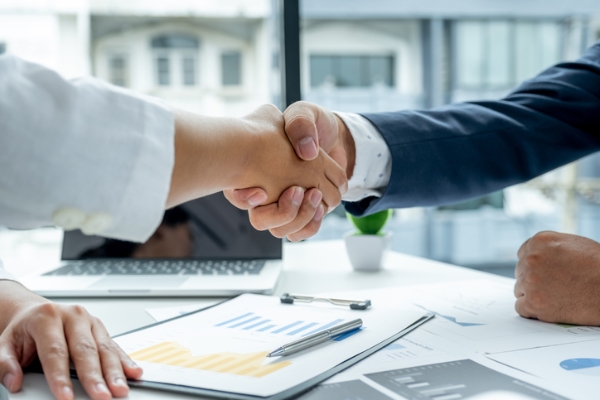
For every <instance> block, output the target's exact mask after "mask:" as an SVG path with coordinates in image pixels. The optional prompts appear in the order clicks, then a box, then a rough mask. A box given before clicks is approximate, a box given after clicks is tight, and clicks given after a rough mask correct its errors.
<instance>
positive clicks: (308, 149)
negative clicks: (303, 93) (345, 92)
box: [283, 101, 321, 160]
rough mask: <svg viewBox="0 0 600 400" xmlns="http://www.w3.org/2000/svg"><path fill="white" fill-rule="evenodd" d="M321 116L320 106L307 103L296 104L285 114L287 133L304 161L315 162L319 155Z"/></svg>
mask: <svg viewBox="0 0 600 400" xmlns="http://www.w3.org/2000/svg"><path fill="white" fill-rule="evenodd" d="M320 114H321V109H320V107H319V106H317V105H315V104H312V103H309V102H306V101H299V102H296V103H294V104H292V105H291V106H289V107H288V108H287V109H286V110H285V111H284V112H283V118H284V120H285V133H286V135H287V136H288V138H289V139H290V142H291V143H292V146H294V150H296V154H297V155H298V157H300V158H302V159H303V160H314V159H315V158H316V157H317V155H318V154H319V139H320V138H319V133H320V132H319V131H318V129H317V125H318V122H319V117H320Z"/></svg>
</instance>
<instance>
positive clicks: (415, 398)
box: [365, 360, 565, 400]
mask: <svg viewBox="0 0 600 400" xmlns="http://www.w3.org/2000/svg"><path fill="white" fill-rule="evenodd" d="M365 377H367V378H368V379H370V380H372V381H373V382H375V383H377V384H379V385H381V386H383V387H385V388H387V389H389V390H391V391H393V392H395V393H397V394H399V395H400V396H403V397H405V398H407V399H409V400H422V399H435V400H458V399H466V398H469V397H472V396H476V395H479V394H484V393H488V392H493V391H502V392H505V393H514V394H521V395H525V396H530V397H532V398H536V399H548V400H550V399H552V400H557V399H565V398H564V397H562V396H559V395H557V394H555V393H551V392H548V391H546V390H544V389H542V388H540V387H538V386H534V385H531V384H529V383H527V382H524V381H521V380H519V379H515V378H512V377H510V376H508V375H504V374H502V373H500V372H497V371H494V370H492V369H490V368H487V367H485V366H483V365H481V364H478V363H476V362H474V361H472V360H458V361H452V362H445V363H438V364H429V365H423V366H419V367H412V368H403V369H395V370H390V371H383V372H377V373H373V374H367V375H365Z"/></svg>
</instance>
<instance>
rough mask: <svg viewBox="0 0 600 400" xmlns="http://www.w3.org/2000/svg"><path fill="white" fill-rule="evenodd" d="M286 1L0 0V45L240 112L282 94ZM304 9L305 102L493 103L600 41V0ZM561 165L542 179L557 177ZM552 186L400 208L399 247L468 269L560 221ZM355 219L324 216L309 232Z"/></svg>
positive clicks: (327, 234) (211, 108)
mask: <svg viewBox="0 0 600 400" xmlns="http://www.w3.org/2000/svg"><path fill="white" fill-rule="evenodd" d="M279 7H280V2H279V1H277V0H219V1H215V0H202V1H199V0H170V1H142V0H128V1H117V0H19V1H18V2H16V1H11V0H0V53H2V52H5V51H8V52H12V53H14V54H17V55H19V56H21V57H24V58H26V59H29V60H31V61H35V62H39V63H41V64H44V65H47V66H49V67H51V68H54V69H56V70H58V71H59V72H60V73H61V74H63V75H64V76H66V77H69V78H72V77H77V76H81V75H94V76H96V77H98V78H100V79H103V80H106V81H108V82H111V83H113V84H116V85H119V86H123V87H127V88H131V89H133V90H136V91H139V92H142V93H146V94H149V95H153V96H158V97H160V98H163V99H165V100H166V101H167V102H169V103H170V104H172V105H174V106H176V107H181V108H184V109H188V110H190V111H195V112H200V113H204V114H210V115H231V116H241V115H243V114H245V113H247V112H249V111H251V110H252V109H254V108H255V107H256V106H258V105H260V104H263V103H275V104H277V105H280V101H281V96H280V92H281V73H280V59H279V53H280V52H279V50H280V45H281V43H280V35H279V31H280V9H279ZM301 17H302V21H301V48H300V55H301V58H300V59H301V81H302V93H303V97H304V98H305V99H306V100H309V101H313V102H316V103H318V104H321V105H323V106H325V107H328V108H331V109H334V110H338V111H351V112H378V111H392V110H399V109H411V108H428V107H435V106H440V105H443V104H447V103H450V102H456V101H466V100H477V99H495V98H499V97H501V96H503V95H505V94H507V93H508V92H509V91H510V90H511V89H513V88H514V87H515V86H517V85H518V84H519V82H521V81H523V80H525V79H527V78H529V77H531V76H534V75H535V74H537V73H538V72H540V71H541V70H542V69H544V68H546V67H548V66H550V65H552V64H554V63H556V62H558V61H561V60H570V59H575V58H576V57H577V56H578V55H579V54H580V53H581V52H582V51H583V49H585V47H587V46H588V45H590V44H591V43H593V41H595V40H597V39H598V38H600V2H598V1H597V0H595V1H593V0H572V1H569V2H565V1H563V0H521V1H519V2H514V1H499V0H455V1H453V2H448V1H445V0H422V1H420V2H411V1H405V0H402V1H399V0H370V1H364V0H304V1H301ZM598 165H600V162H598V161H597V158H594V157H592V158H590V159H588V160H586V161H585V162H584V163H582V164H581V168H580V170H579V171H580V172H578V174H579V175H577V174H576V176H584V175H585V176H586V177H589V176H592V177H598V176H600V167H598ZM565 175H567V176H568V175H569V174H568V173H567V174H565V173H563V172H559V173H557V174H555V175H554V177H553V178H550V179H555V180H557V182H558V181H560V182H563V183H564V182H565V181H564V179H563V176H565ZM571 175H572V174H571ZM407 190H410V188H407ZM547 192H548V191H546V192H545V193H546V195H544V193H543V191H541V190H537V189H531V188H529V189H528V188H526V187H516V188H512V189H509V190H506V191H504V193H497V194H494V195H492V196H487V197H486V198H482V199H476V200H473V201H471V202H467V203H463V204H460V205H453V206H447V207H442V208H439V209H414V210H403V211H400V212H397V213H396V216H395V218H394V219H393V221H392V223H391V226H390V228H391V229H393V230H394V231H395V239H394V248H395V249H396V250H400V251H405V252H408V253H412V254H416V255H421V256H426V257H431V258H436V259H440V260H445V261H450V262H454V263H458V264H463V265H472V266H479V267H485V266H486V265H488V266H492V267H493V266H494V265H497V264H500V265H504V264H509V263H511V262H513V261H514V259H515V253H516V249H517V248H518V245H519V244H520V243H521V242H522V241H524V240H525V239H527V238H528V237H529V236H531V235H532V234H534V233H535V232H536V231H538V230H542V229H558V230H560V229H561V227H562V225H561V223H562V222H561V221H563V220H564V214H565V212H566V211H565V210H566V208H567V207H565V206H564V201H562V200H561V199H562V197H561V195H560V194H558V195H557V196H554V197H557V198H553V197H552V196H547V194H548V193H547ZM563 197H564V196H563ZM577 206H578V208H577V209H578V211H577V222H578V224H577V226H578V228H577V229H578V232H579V233H581V234H584V235H587V236H590V237H592V238H596V239H600V229H599V228H598V227H600V224H597V223H595V222H594V221H596V220H599V219H600V213H599V212H598V207H597V206H595V204H592V203H590V202H589V201H586V200H582V199H580V198H578V203H577ZM590 221H591V222H590ZM348 229H350V226H349V224H348V222H347V221H346V220H345V218H343V216H341V218H340V217H337V216H333V215H332V216H330V217H328V218H326V220H325V222H324V227H323V229H322V230H321V232H320V233H319V234H318V235H317V237H316V238H317V239H328V238H332V239H333V238H335V239H337V238H340V237H341V234H342V233H343V232H344V231H345V230H348Z"/></svg>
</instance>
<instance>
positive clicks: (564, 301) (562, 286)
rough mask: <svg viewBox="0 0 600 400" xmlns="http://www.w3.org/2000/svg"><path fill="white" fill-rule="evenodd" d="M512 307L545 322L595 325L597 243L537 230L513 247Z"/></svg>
mask: <svg viewBox="0 0 600 400" xmlns="http://www.w3.org/2000/svg"><path fill="white" fill-rule="evenodd" d="M518 257H519V261H518V263H517V268H516V270H515V277H516V278H517V283H516V284H515V296H516V297H517V302H516V305H515V308H516V310H517V312H518V313H519V314H520V315H521V316H523V317H526V318H537V319H539V320H540V321H544V322H563V323H568V324H576V325H600V243H598V242H595V241H593V240H590V239H587V238H584V237H581V236H576V235H569V234H564V233H557V232H549V231H548V232H540V233H538V234H536V235H535V236H533V237H532V238H531V239H529V240H528V241H527V242H525V243H524V244H523V245H522V246H521V248H520V249H519V252H518Z"/></svg>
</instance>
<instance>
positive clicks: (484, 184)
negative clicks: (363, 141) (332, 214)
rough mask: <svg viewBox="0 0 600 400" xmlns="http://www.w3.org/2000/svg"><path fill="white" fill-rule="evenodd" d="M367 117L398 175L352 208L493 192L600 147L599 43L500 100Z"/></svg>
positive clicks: (373, 208) (372, 209) (367, 209)
mask: <svg viewBox="0 0 600 400" xmlns="http://www.w3.org/2000/svg"><path fill="white" fill-rule="evenodd" d="M364 117H366V118H367V119H368V120H369V121H371V122H372V123H373V125H375V127H376V128H377V129H378V130H379V131H380V132H381V134H382V135H383V138H384V139H385V141H386V142H387V145H388V146H389V148H390V151H391V154H392V175H391V178H390V182H389V184H388V187H387V189H386V191H385V193H384V195H383V197H381V198H380V199H378V198H374V197H370V198H367V199H364V200H362V201H360V202H355V203H346V209H347V210H348V211H350V212H351V213H353V214H356V215H363V214H371V213H373V212H376V211H380V210H384V209H388V208H401V207H414V206H433V205H440V204H447V203H452V202H457V201H460V200H465V199H468V198H472V197H476V196H480V195H483V194H486V193H490V192H494V191H496V190H499V189H502V188H505V187H507V186H511V185H514V184H517V183H520V182H524V181H527V180H529V179H532V178H534V177H536V176H538V175H541V174H543V173H545V172H547V171H550V170H552V169H554V168H557V167H560V166H561V165H564V164H567V163H569V162H571V161H574V160H577V159H579V158H581V157H583V156H586V155H588V154H590V153H593V152H596V151H598V150H600V42H598V43H596V44H595V45H594V46H592V47H591V48H589V49H588V50H587V51H586V53H585V54H584V55H583V56H582V57H581V58H580V59H579V60H577V61H575V62H565V63H562V64H558V65H556V66H554V67H551V68H549V69H547V70H546V71H544V72H542V73H541V74H540V75H538V76H536V77H535V78H533V79H531V80H529V81H526V82H524V83H523V84H522V85H521V86H520V87H519V88H517V89H516V90H515V91H514V92H512V93H511V94H509V95H508V96H507V97H506V98H504V99H502V100H498V101H479V102H469V103H460V104H453V105H449V106H445V107H441V108H437V109H433V110H428V111H400V112H391V113H374V114H364Z"/></svg>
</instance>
